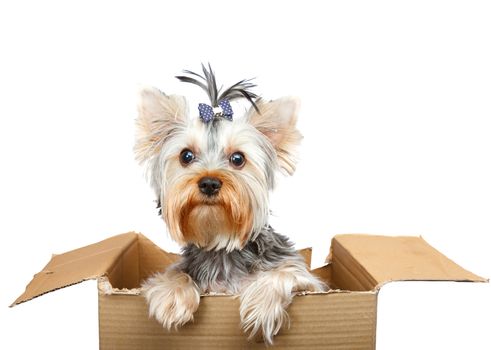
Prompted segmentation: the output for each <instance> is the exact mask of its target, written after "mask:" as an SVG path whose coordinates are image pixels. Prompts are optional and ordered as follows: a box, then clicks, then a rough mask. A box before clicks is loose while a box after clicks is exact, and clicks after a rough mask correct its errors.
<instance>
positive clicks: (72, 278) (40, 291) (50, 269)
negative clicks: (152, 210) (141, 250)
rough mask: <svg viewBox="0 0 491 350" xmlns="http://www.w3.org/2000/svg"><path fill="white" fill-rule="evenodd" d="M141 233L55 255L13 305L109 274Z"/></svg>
mask: <svg viewBox="0 0 491 350" xmlns="http://www.w3.org/2000/svg"><path fill="white" fill-rule="evenodd" d="M140 235H141V234H140V233H136V232H128V233H124V234H120V235H116V236H112V237H110V238H108V239H105V240H103V241H100V242H97V243H94V244H90V245H88V246H85V247H82V248H78V249H74V250H71V251H69V252H66V253H63V254H57V255H53V256H52V258H51V260H50V261H49V262H48V264H47V265H46V266H45V267H44V268H43V269H42V270H41V271H40V272H39V273H37V274H35V275H34V277H33V279H32V280H31V282H30V283H29V284H28V285H27V286H26V289H25V291H24V293H22V295H20V296H19V297H18V298H17V299H16V300H15V301H14V302H13V303H12V304H11V305H10V307H13V306H15V305H18V304H21V303H24V302H26V301H29V300H32V299H34V298H36V297H39V296H41V295H44V294H47V293H50V292H53V291H55V290H58V289H61V288H65V287H68V286H72V285H75V284H78V283H81V282H84V281H87V280H93V279H97V278H99V277H102V276H106V275H107V273H108V272H110V271H111V270H112V268H113V266H114V264H116V262H117V261H118V260H119V257H120V256H121V255H122V254H124V252H125V251H126V250H127V249H129V248H130V247H131V246H132V245H133V244H135V243H136V242H137V240H138V237H139V236H140Z"/></svg>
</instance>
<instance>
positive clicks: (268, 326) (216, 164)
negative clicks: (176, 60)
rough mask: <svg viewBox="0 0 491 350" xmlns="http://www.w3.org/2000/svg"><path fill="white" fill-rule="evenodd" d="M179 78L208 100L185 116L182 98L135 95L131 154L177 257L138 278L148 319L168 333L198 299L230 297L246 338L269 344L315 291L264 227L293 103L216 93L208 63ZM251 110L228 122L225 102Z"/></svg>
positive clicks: (289, 146) (149, 92)
mask: <svg viewBox="0 0 491 350" xmlns="http://www.w3.org/2000/svg"><path fill="white" fill-rule="evenodd" d="M202 68H203V74H198V73H194V72H191V71H184V72H185V74H184V75H181V76H177V77H176V78H178V79H179V80H180V81H183V82H187V83H192V84H195V85H198V86H200V87H201V88H202V89H204V90H205V91H206V92H207V94H208V97H209V99H210V102H211V106H210V105H207V104H201V103H200V104H199V106H198V111H199V117H198V118H193V119H190V118H189V117H188V106H187V102H186V99H185V98H184V97H182V96H176V95H166V94H164V93H163V92H161V91H159V90H157V89H155V88H149V89H144V90H143V91H142V92H141V101H140V105H139V109H138V112H139V113H138V117H137V137H136V144H135V153H136V158H137V160H138V161H139V162H140V163H142V164H143V165H145V167H146V169H147V171H148V176H149V180H150V183H151V186H152V187H153V189H154V190H155V193H156V195H157V203H158V207H159V209H160V211H159V213H160V215H162V217H163V219H164V221H165V222H166V224H167V227H168V231H169V234H170V236H171V237H172V238H173V239H174V240H175V241H176V242H178V243H179V244H180V245H182V246H183V249H182V259H181V260H180V261H179V262H177V263H176V264H174V265H172V266H170V267H169V268H168V269H167V270H166V271H165V272H161V273H157V274H156V275H154V276H153V277H150V278H149V279H148V280H146V281H145V282H144V284H143V286H142V292H143V294H144V296H145V298H146V300H147V303H148V306H149V314H150V316H153V317H154V318H155V319H157V321H158V322H160V323H161V324H162V325H163V327H165V328H167V329H168V330H170V329H172V328H176V329H177V328H178V327H180V326H182V325H184V324H185V323H187V322H189V321H192V320H193V313H194V312H195V311H196V310H197V309H198V305H199V302H200V295H201V294H206V293H227V294H234V295H239V296H240V319H241V326H242V328H243V330H244V331H245V332H248V333H249V334H250V336H249V339H250V338H252V337H254V336H255V335H256V334H262V337H263V339H264V341H265V343H266V344H272V342H273V336H275V335H276V334H277V333H278V332H279V330H280V328H281V327H282V325H284V324H285V323H287V320H288V315H287V312H286V309H287V307H288V305H289V304H290V303H291V302H292V298H293V295H294V294H295V292H301V291H312V292H321V291H324V290H325V289H326V285H325V284H323V283H322V282H321V281H320V280H319V279H317V278H316V277H314V276H313V275H311V274H310V272H309V270H308V268H307V266H306V264H305V262H304V260H303V258H302V257H301V256H300V255H299V253H297V251H296V250H295V249H294V246H293V243H292V242H291V241H290V240H289V239H288V238H287V237H285V236H283V235H281V234H279V233H277V232H275V231H274V230H273V228H271V226H269V224H268V217H269V214H270V211H269V207H268V197H269V191H271V190H272V189H273V188H274V186H275V178H276V175H277V173H278V171H283V172H285V173H286V174H290V175H292V174H293V172H294V171H295V149H296V146H297V145H298V144H299V142H300V140H301V138H302V136H301V134H300V132H299V131H298V130H297V128H296V121H297V114H298V109H299V101H298V100H297V99H296V98H291V97H285V98H280V99H277V100H273V101H270V102H265V101H264V100H262V99H261V98H259V97H258V95H256V94H255V93H253V92H252V91H251V89H252V88H254V87H256V85H255V84H253V83H252V82H251V80H241V81H239V82H238V83H236V84H234V85H232V86H231V87H229V88H228V89H225V90H224V91H223V92H221V93H220V90H219V89H217V85H216V80H215V75H214V72H213V71H212V69H211V67H210V66H209V65H208V68H206V67H205V66H203V67H202ZM240 98H245V99H247V100H248V101H249V102H250V103H251V104H252V106H251V107H250V109H249V110H248V111H247V112H246V113H245V115H244V116H243V117H242V118H237V119H236V118H235V116H233V111H232V107H231V105H230V102H231V101H234V100H237V99H240Z"/></svg>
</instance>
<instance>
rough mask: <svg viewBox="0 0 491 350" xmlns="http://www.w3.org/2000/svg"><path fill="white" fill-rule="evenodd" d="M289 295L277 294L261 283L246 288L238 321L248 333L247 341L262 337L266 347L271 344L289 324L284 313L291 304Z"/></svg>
mask: <svg viewBox="0 0 491 350" xmlns="http://www.w3.org/2000/svg"><path fill="white" fill-rule="evenodd" d="M285 294H288V296H286V295H285ZM289 295H290V292H288V293H278V292H277V290H275V288H271V286H268V284H265V283H261V281H257V282H256V283H252V284H251V285H250V286H249V287H248V288H246V290H245V291H244V292H243V293H242V295H241V304H240V319H241V323H242V328H243V329H244V331H245V332H246V333H247V332H249V340H250V339H252V338H254V337H255V336H257V335H262V337H263V340H264V342H265V343H266V344H267V345H271V344H273V337H274V336H275V335H276V334H278V332H279V331H280V329H281V327H282V326H283V325H284V324H285V323H288V322H289V318H288V314H287V312H286V308H287V307H288V305H289V304H290V302H291V297H290V296H289Z"/></svg>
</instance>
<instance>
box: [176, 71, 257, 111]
mask: <svg viewBox="0 0 491 350" xmlns="http://www.w3.org/2000/svg"><path fill="white" fill-rule="evenodd" d="M201 68H202V69H203V75H201V74H198V73H195V72H192V71H190V70H184V71H183V72H184V74H186V75H178V76H176V78H177V79H179V80H180V81H182V82H184V83H191V84H194V85H198V86H199V87H200V88H202V89H203V90H205V92H206V94H207V95H208V97H209V98H210V102H211V105H212V107H218V103H219V102H220V101H222V100H228V101H233V100H237V99H239V98H245V99H247V100H248V101H249V102H250V103H251V105H252V106H253V107H254V109H255V110H256V111H257V112H258V113H259V108H258V107H257V105H256V102H255V100H256V99H259V96H258V95H256V94H255V93H254V92H252V91H250V90H251V89H252V88H255V87H256V86H257V85H256V84H254V83H252V82H251V80H252V79H242V80H241V81H239V82H237V83H235V84H233V85H232V86H230V87H229V88H227V89H225V91H223V92H221V90H222V87H220V89H218V88H217V82H216V78H215V73H214V72H213V70H212V69H211V65H210V64H209V63H208V69H207V68H206V67H205V65H204V64H201Z"/></svg>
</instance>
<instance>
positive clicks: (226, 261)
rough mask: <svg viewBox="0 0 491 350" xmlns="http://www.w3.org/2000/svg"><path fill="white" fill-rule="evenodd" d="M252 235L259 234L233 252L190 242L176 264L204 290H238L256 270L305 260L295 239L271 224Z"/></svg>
mask: <svg viewBox="0 0 491 350" xmlns="http://www.w3.org/2000/svg"><path fill="white" fill-rule="evenodd" d="M253 236H256V238H255V239H254V240H250V241H249V242H248V243H247V244H246V245H245V247H244V248H243V249H241V250H233V251H231V252H227V251H226V250H225V249H219V250H206V249H203V248H199V247H197V246H196V245H194V244H189V245H187V246H186V247H184V248H183V250H182V257H183V258H182V260H181V261H180V262H179V263H178V264H177V265H175V266H174V268H176V269H178V270H181V271H183V272H185V273H187V274H188V275H190V276H191V278H192V279H193V280H194V281H195V282H196V284H197V285H198V287H199V288H200V289H201V291H202V292H210V291H211V292H214V291H222V292H229V293H233V294H235V293H238V292H239V290H240V286H241V282H243V281H244V280H245V279H247V277H248V276H251V275H252V274H254V273H255V272H259V271H269V270H272V269H275V268H277V267H278V266H279V265H281V264H282V263H284V262H287V261H288V262H292V261H295V262H296V263H298V264H305V263H304V261H303V258H302V257H301V256H300V255H299V254H298V253H297V252H296V250H295V249H294V247H293V243H292V242H291V241H290V240H289V239H288V238H287V237H286V236H283V235H281V234H279V233H276V232H275V231H274V230H273V228H272V227H271V226H267V227H264V228H263V229H262V230H261V231H260V232H259V233H258V234H257V235H253Z"/></svg>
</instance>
